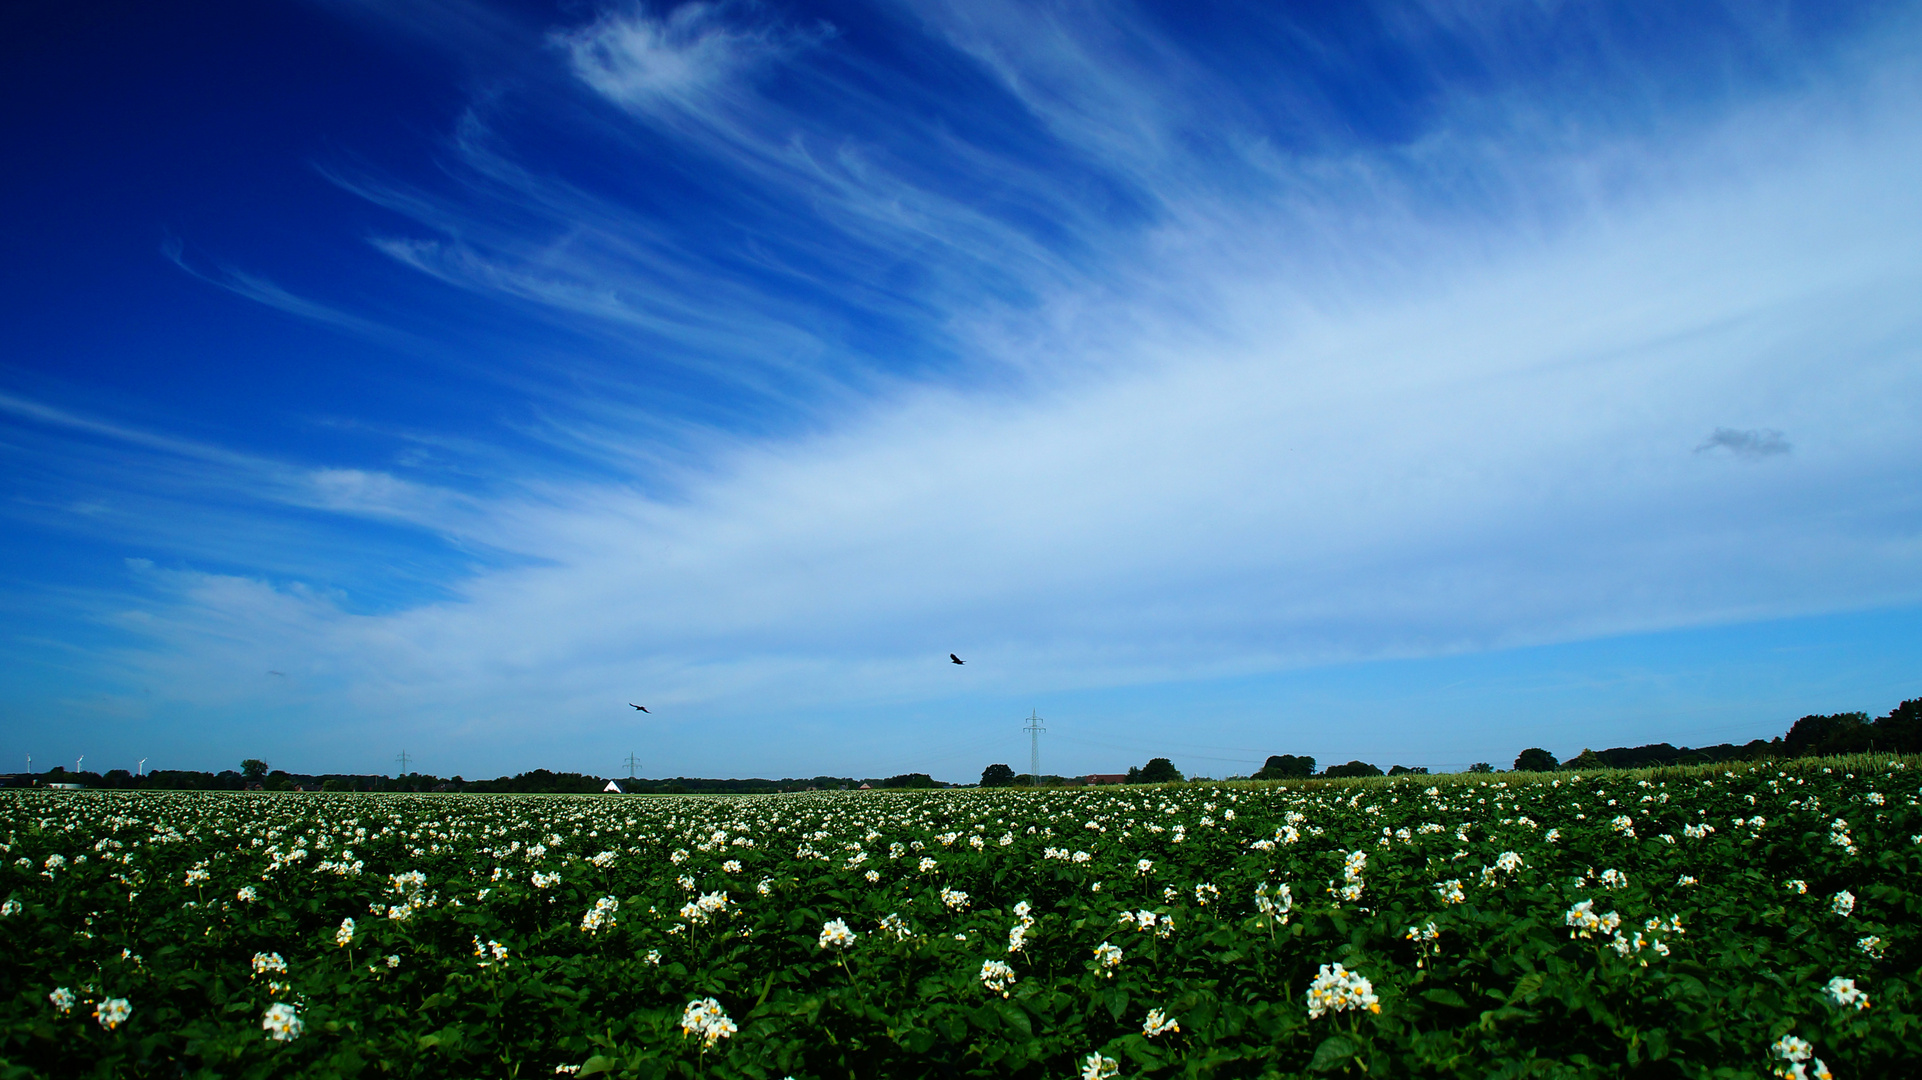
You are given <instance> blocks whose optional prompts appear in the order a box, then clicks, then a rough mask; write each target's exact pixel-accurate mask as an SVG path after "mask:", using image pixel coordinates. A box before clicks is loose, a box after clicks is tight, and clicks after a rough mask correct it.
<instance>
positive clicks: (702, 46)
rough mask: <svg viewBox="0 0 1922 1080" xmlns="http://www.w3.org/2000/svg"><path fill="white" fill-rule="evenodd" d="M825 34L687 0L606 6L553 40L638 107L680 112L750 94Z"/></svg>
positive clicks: (600, 84) (577, 67) (608, 91)
mask: <svg viewBox="0 0 1922 1080" xmlns="http://www.w3.org/2000/svg"><path fill="white" fill-rule="evenodd" d="M826 33H828V29H827V28H826V27H817V28H814V29H811V30H800V29H796V28H792V27H785V26H781V25H779V24H778V23H776V22H774V21H772V20H771V19H770V18H769V17H768V14H767V12H766V11H765V10H764V9H759V8H757V7H754V6H750V5H745V4H720V3H684V4H681V5H679V6H678V7H675V8H673V9H672V10H671V11H669V12H667V13H666V14H665V15H655V14H653V13H651V12H649V11H647V10H646V9H634V10H628V11H617V12H609V13H607V14H604V15H602V16H601V17H600V18H599V19H597V20H595V21H594V22H592V23H590V24H588V25H586V26H583V27H580V28H578V29H573V30H566V31H561V32H559V33H557V34H556V35H555V37H554V40H555V41H556V43H557V44H559V45H560V46H561V47H562V48H564V49H565V50H566V51H567V55H568V60H569V62H570V64H571V65H572V67H573V70H574V72H575V74H576V75H578V76H579V77H580V78H581V80H582V81H583V82H585V83H587V84H588V85H589V86H591V87H593V88H594V90H595V91H596V92H597V93H600V94H601V95H603V96H605V97H607V98H608V99H610V100H612V101H615V102H618V103H619V104H621V105H623V106H625V107H627V108H629V109H631V110H633V111H635V112H636V113H640V114H643V115H652V116H660V115H662V114H664V113H671V114H673V115H669V116H665V117H663V118H665V119H680V118H682V117H694V118H699V117H700V116H702V115H703V114H709V113H711V112H714V111H723V112H724V111H726V110H728V108H729V103H730V102H743V101H745V100H750V99H752V97H753V88H752V85H751V84H752V80H753V79H754V78H755V77H756V76H757V75H759V74H761V73H762V72H763V71H764V70H765V69H766V68H767V67H769V66H771V65H773V64H775V63H778V62H779V61H780V60H781V59H782V58H783V57H786V56H788V55H791V54H793V53H794V52H797V51H799V50H801V49H804V48H806V47H808V46H809V45H810V44H812V43H814V42H816V41H818V40H820V38H821V37H823V36H824V35H825V34H826Z"/></svg>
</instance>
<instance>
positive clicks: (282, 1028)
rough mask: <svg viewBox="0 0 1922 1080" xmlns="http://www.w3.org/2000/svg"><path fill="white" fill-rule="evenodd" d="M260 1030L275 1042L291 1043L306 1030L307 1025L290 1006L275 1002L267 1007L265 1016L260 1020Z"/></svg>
mask: <svg viewBox="0 0 1922 1080" xmlns="http://www.w3.org/2000/svg"><path fill="white" fill-rule="evenodd" d="M260 1028H261V1030H262V1031H265V1032H266V1033H267V1037H268V1038H270V1039H272V1040H274V1041H275V1042H293V1041H294V1040H295V1039H298V1038H300V1034H301V1032H303V1031H306V1030H307V1024H306V1022H305V1021H303V1020H301V1018H300V1014H299V1013H298V1012H296V1011H295V1009H294V1007H293V1006H292V1005H288V1004H286V1003H285V1002H276V1003H275V1004H272V1005H269V1006H267V1014H266V1015H265V1016H262V1017H261V1018H260Z"/></svg>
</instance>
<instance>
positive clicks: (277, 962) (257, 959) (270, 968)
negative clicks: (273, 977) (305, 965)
mask: <svg viewBox="0 0 1922 1080" xmlns="http://www.w3.org/2000/svg"><path fill="white" fill-rule="evenodd" d="M286 971H287V961H285V960H282V959H281V958H280V954H279V953H277V952H257V953H255V954H254V974H255V975H266V974H268V973H270V972H271V973H279V974H286Z"/></svg>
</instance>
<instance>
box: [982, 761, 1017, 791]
mask: <svg viewBox="0 0 1922 1080" xmlns="http://www.w3.org/2000/svg"><path fill="white" fill-rule="evenodd" d="M1012 783H1014V770H1013V769H1011V768H1009V767H1008V766H1006V765H990V766H988V767H987V768H985V769H982V770H981V786H982V787H1007V786H1008V785H1010V784H1012Z"/></svg>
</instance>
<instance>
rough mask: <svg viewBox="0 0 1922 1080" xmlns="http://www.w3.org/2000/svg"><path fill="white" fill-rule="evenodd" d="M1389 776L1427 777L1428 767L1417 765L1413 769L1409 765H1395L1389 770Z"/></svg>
mask: <svg viewBox="0 0 1922 1080" xmlns="http://www.w3.org/2000/svg"><path fill="white" fill-rule="evenodd" d="M1388 775H1390V776H1427V775H1428V766H1426V765H1415V766H1412V767H1411V766H1408V765H1394V766H1391V767H1390V768H1389V770H1388Z"/></svg>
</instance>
